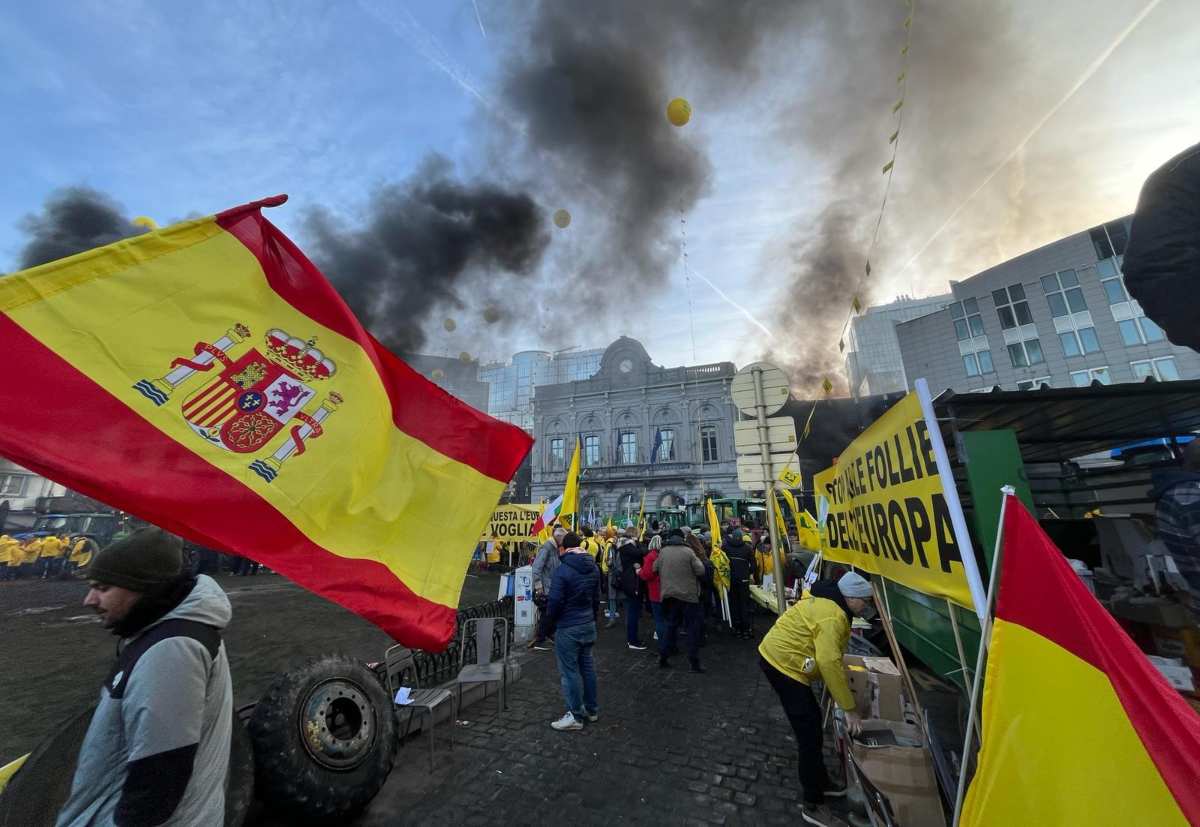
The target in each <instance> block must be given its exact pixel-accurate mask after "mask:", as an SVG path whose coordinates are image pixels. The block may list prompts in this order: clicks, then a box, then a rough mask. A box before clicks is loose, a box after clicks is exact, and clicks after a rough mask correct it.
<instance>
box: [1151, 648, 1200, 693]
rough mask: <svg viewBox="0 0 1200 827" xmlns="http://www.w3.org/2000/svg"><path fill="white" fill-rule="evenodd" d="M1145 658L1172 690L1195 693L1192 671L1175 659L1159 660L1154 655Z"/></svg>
mask: <svg viewBox="0 0 1200 827" xmlns="http://www.w3.org/2000/svg"><path fill="white" fill-rule="evenodd" d="M1147 657H1148V658H1150V663H1152V664H1154V668H1155V669H1157V670H1158V671H1159V673H1161V674H1162V676H1163V677H1164V678H1166V679H1167V683H1169V684H1171V686H1172V687H1173V688H1174V689H1178V690H1179V691H1180V692H1192V691H1195V689H1196V684H1195V682H1194V681H1193V680H1192V670H1191V669H1190V668H1189V667H1187V666H1185V665H1184V664H1183V662H1182V661H1180V660H1178V659H1176V658H1160V657H1158V656H1156V655H1147Z"/></svg>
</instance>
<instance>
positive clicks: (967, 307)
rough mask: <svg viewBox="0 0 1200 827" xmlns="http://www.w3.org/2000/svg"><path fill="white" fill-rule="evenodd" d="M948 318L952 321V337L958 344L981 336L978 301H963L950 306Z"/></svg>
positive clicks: (981, 322) (981, 319) (981, 328)
mask: <svg viewBox="0 0 1200 827" xmlns="http://www.w3.org/2000/svg"><path fill="white" fill-rule="evenodd" d="M950 318H952V319H953V320H954V335H955V336H956V337H957V338H958V340H959V341H960V342H962V341H965V340H967V339H973V338H975V337H976V336H982V335H983V317H982V316H980V315H979V300H978V299H964V300H963V301H960V302H955V303H954V304H952V305H950Z"/></svg>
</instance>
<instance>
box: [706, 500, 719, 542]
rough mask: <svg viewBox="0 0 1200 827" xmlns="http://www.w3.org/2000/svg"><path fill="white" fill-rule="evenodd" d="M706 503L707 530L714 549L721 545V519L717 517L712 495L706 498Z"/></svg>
mask: <svg viewBox="0 0 1200 827" xmlns="http://www.w3.org/2000/svg"><path fill="white" fill-rule="evenodd" d="M707 503H708V530H709V532H710V533H711V534H712V546H713V548H714V549H716V548H720V547H721V521H720V520H718V519H717V509H716V507H715V506H714V505H713V501H712V497H709V498H708V500H707Z"/></svg>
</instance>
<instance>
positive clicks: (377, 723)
mask: <svg viewBox="0 0 1200 827" xmlns="http://www.w3.org/2000/svg"><path fill="white" fill-rule="evenodd" d="M250 738H251V740H252V741H253V742H254V762H255V766H256V769H257V775H256V781H257V786H256V791H257V794H258V797H259V798H260V799H261V800H262V801H263V803H264V804H266V805H267V806H268V807H270V808H272V809H274V810H278V811H281V812H283V813H285V814H287V815H289V816H291V817H292V818H293V819H295V820H297V821H307V822H326V823H342V822H343V821H345V819H346V818H347V817H348V816H351V815H353V814H354V813H357V812H358V811H360V810H361V809H362V808H363V807H365V806H366V805H367V804H368V803H370V801H371V799H373V798H374V797H375V794H376V793H377V792H379V788H380V787H382V786H383V783H384V781H386V780H387V777H388V773H390V772H391V771H392V764H393V763H394V761H395V760H396V718H395V715H394V714H393V712H392V704H391V699H390V698H388V696H387V691H386V690H385V689H384V688H383V686H382V685H381V684H380V682H379V679H378V678H377V677H376V675H375V674H374V673H373V672H372V671H371V670H369V669H367V668H366V667H365V666H363V665H362V664H361V663H359V662H358V661H355V660H353V659H352V658H349V657H345V656H343V655H325V656H322V657H318V658H313V659H312V660H310V661H308V662H307V663H306V664H305V665H304V666H302V667H300V668H299V669H295V670H293V671H291V672H288V673H286V674H284V675H282V676H280V677H279V678H278V679H277V680H276V681H275V683H274V684H273V685H272V686H271V688H270V689H269V690H267V694H266V695H264V696H263V697H262V699H261V700H260V701H259V702H258V705H257V706H256V707H255V708H254V714H253V715H252V716H251V718H250Z"/></svg>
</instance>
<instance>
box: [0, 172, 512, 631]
mask: <svg viewBox="0 0 1200 827" xmlns="http://www.w3.org/2000/svg"><path fill="white" fill-rule="evenodd" d="M284 200H285V197H284V196H278V197H276V198H272V199H267V200H264V201H259V202H256V203H253V204H248V205H246V206H243V207H238V208H236V209H233V210H229V211H227V212H224V213H221V214H219V215H216V216H212V217H209V218H203V219H199V220H196V221H188V222H184V223H182V224H178V225H175V226H173V227H169V228H167V229H164V230H160V231H157V232H153V233H149V234H146V235H142V236H138V237H136V238H131V239H128V240H125V241H120V242H117V243H115V244H110V245H108V246H107V247H102V248H99V249H96V250H91V251H89V252H86V253H81V254H79V255H76V256H72V257H70V258H67V259H63V260H61V261H55V262H51V263H49V264H45V265H42V266H40V267H36V268H33V269H31V270H26V271H24V272H20V273H15V274H13V275H11V276H8V277H7V278H4V279H0V346H2V348H3V353H4V358H5V360H6V361H7V363H8V366H9V367H8V372H7V374H6V375H5V377H4V380H3V381H2V382H0V454H2V455H3V456H6V457H8V458H9V459H11V460H14V461H16V462H18V463H20V464H21V465H24V466H26V467H28V468H31V469H34V470H36V471H38V472H39V473H41V474H44V475H45V476H47V477H50V478H51V479H54V480H57V481H58V482H61V483H63V484H65V485H67V486H69V487H70V488H73V489H75V490H77V491H81V492H83V493H85V494H88V495H89V496H92V497H95V498H96V499H99V500H102V501H104V502H108V503H110V504H112V505H114V506H116V507H118V508H121V509H124V510H126V511H129V512H131V513H133V514H136V515H138V516H139V517H142V518H144V519H146V520H148V521H150V522H153V523H156V524H158V525H161V526H163V527H164V528H167V529H169V530H171V531H174V532H177V533H179V534H180V535H182V536H184V537H187V538H190V539H192V540H194V541H196V542H198V543H201V544H203V545H205V546H209V547H211V548H216V549H224V550H228V551H233V552H236V553H238V554H242V555H245V556H249V557H252V558H254V559H255V560H259V561H261V562H263V563H266V564H267V565H269V566H271V567H272V568H273V569H275V570H276V571H278V572H280V573H281V574H283V575H285V576H287V577H289V578H290V579H292V580H294V581H295V582H297V583H299V584H300V585H302V586H304V587H306V588H308V589H311V590H312V591H314V592H316V593H318V594H321V595H323V596H325V597H328V598H330V599H331V600H334V601H336V602H338V603H340V604H342V605H343V606H345V607H347V608H348V609H350V610H352V611H354V612H357V613H358V614H360V615H362V616H363V617H366V618H367V619H369V620H371V621H373V622H375V623H376V624H378V625H379V626H381V627H382V628H383V629H384V630H385V631H387V632H388V633H390V634H391V635H392V636H393V637H395V638H396V639H397V640H399V641H401V642H403V643H405V644H406V645H409V646H413V647H420V648H424V649H431V650H441V649H443V648H445V646H446V644H447V643H448V642H449V640H450V639H451V637H452V636H453V634H454V625H455V611H456V607H457V603H458V597H459V592H460V590H461V588H462V581H463V576H464V574H465V572H466V569H467V566H468V564H469V562H470V559H471V554H472V552H473V551H474V547H475V544H476V542H477V541H478V539H479V536H480V532H481V531H482V529H483V526H484V524H485V523H486V522H487V519H488V516H489V515H490V514H491V511H492V508H493V506H495V504H496V501H497V500H498V499H499V497H500V494H501V492H502V491H503V489H504V486H505V484H506V483H507V482H508V480H509V479H510V478H511V477H512V474H513V473H514V472H515V470H516V468H517V466H518V464H519V463H520V462H521V459H522V458H523V457H524V456H525V454H526V452H527V451H528V450H529V446H530V443H531V440H530V438H529V437H528V436H527V435H526V434H525V433H524V432H522V431H521V430H519V429H517V428H514V427H512V426H510V425H506V424H503V423H500V422H497V421H495V420H493V419H491V418H489V417H488V416H486V415H485V414H482V413H480V412H479V411H476V410H474V409H472V408H470V407H468V406H467V405H465V404H463V403H462V402H459V401H458V400H457V399H455V398H453V397H452V396H450V395H449V394H447V393H445V392H444V391H442V390H441V389H439V388H437V387H436V386H434V385H433V384H431V383H429V382H427V381H426V380H425V379H424V378H423V377H421V376H420V375H419V374H417V373H416V372H415V371H413V370H411V369H410V368H409V367H408V366H407V365H406V364H405V363H404V362H402V361H400V360H399V359H398V358H396V357H395V356H394V355H393V354H392V353H390V352H389V351H388V350H387V349H386V348H384V347H383V346H382V345H380V344H379V342H377V341H375V340H374V339H373V338H372V337H371V335H370V334H369V333H367V332H366V330H364V329H363V327H362V325H361V324H360V323H359V322H358V320H357V319H356V318H355V316H354V314H353V313H351V312H350V310H349V308H347V306H346V304H345V303H344V302H343V301H342V299H341V297H340V296H338V294H337V293H336V292H335V291H334V289H333V288H332V287H331V286H330V284H329V282H328V281H326V279H325V277H324V276H322V275H321V273H320V272H319V271H318V270H317V268H316V267H314V266H313V264H312V263H311V262H310V261H309V260H308V259H307V258H306V257H305V256H304V254H303V253H302V252H300V250H299V249H298V248H297V247H296V246H295V245H294V244H293V243H292V242H291V241H290V240H289V239H288V238H287V237H286V236H284V235H283V233H281V232H280V231H279V230H278V229H277V228H276V227H275V226H273V225H272V224H271V223H270V222H269V221H267V220H266V219H265V218H264V217H263V216H262V214H261V208H262V207H264V206H275V205H277V204H281V203H283V201H284Z"/></svg>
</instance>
